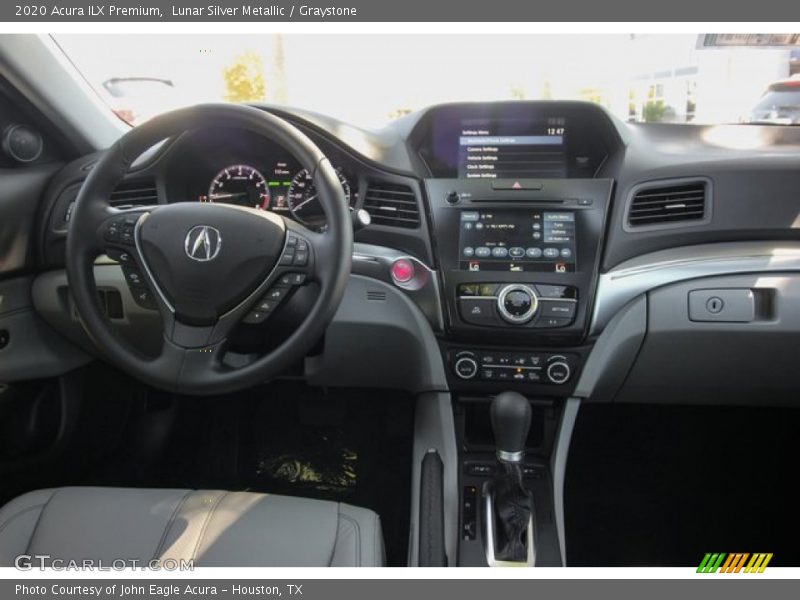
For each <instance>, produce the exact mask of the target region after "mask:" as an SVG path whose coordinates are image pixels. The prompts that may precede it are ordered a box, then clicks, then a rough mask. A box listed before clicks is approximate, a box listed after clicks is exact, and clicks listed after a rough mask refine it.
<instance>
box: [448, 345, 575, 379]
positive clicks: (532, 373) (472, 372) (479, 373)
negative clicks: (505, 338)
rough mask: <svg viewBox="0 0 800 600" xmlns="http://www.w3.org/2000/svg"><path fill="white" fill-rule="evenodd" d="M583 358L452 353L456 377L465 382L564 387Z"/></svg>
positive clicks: (467, 351) (556, 354) (553, 354)
mask: <svg viewBox="0 0 800 600" xmlns="http://www.w3.org/2000/svg"><path fill="white" fill-rule="evenodd" d="M578 361H579V357H578V356H577V355H576V354H572V353H563V352H505V351H500V352H497V351H489V350H472V349H459V350H453V351H451V353H450V366H451V369H452V371H453V374H454V375H455V376H456V377H457V378H459V379H461V380H463V381H498V382H509V383H513V382H516V383H544V384H553V385H562V384H565V383H567V382H569V381H570V380H571V379H572V377H573V375H574V374H575V373H576V371H577V366H578Z"/></svg>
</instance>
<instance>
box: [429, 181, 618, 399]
mask: <svg viewBox="0 0 800 600" xmlns="http://www.w3.org/2000/svg"><path fill="white" fill-rule="evenodd" d="M611 187H612V181H611V180H609V179H539V180H531V179H519V180H507V179H503V180H499V179H483V178H480V179H432V180H428V182H427V191H428V198H429V202H430V204H431V210H432V213H433V214H432V217H433V223H434V230H435V238H434V239H436V240H437V243H438V247H437V254H438V258H439V265H440V268H441V271H442V277H443V285H444V290H443V292H444V299H445V305H446V325H447V332H448V335H447V337H446V340H445V341H443V346H444V347H443V351H444V353H445V360H446V362H447V364H448V365H449V367H450V377H451V383H452V386H453V389H455V390H464V391H470V392H475V391H477V390H478V389H484V390H486V391H491V390H493V389H501V388H502V389H505V387H507V384H509V383H510V384H514V385H519V386H523V387H524V388H526V389H529V390H531V391H533V392H541V393H547V394H553V393H555V394H556V395H558V396H566V395H568V393H569V392H570V391H571V388H572V387H573V386H571V385H570V384H571V383H574V381H575V376H576V375H577V373H578V371H579V370H580V366H581V360H582V357H583V356H584V355H585V353H586V351H587V349H588V348H587V347H586V346H585V345H584V338H585V335H586V331H587V327H588V317H589V315H590V314H591V305H592V299H593V296H594V287H595V285H596V280H597V270H598V267H599V258H600V248H601V242H602V237H603V231H604V225H605V216H606V209H607V206H608V201H609V196H610V193H611ZM556 388H560V389H558V390H557V389H556Z"/></svg>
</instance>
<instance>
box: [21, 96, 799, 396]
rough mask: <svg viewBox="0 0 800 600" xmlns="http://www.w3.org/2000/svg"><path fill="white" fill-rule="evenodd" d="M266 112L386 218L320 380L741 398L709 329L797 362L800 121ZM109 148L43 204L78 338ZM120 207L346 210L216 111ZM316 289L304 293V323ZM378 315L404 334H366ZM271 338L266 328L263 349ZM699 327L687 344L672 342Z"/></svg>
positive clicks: (458, 109) (503, 107) (326, 343)
mask: <svg viewBox="0 0 800 600" xmlns="http://www.w3.org/2000/svg"><path fill="white" fill-rule="evenodd" d="M262 108H263V109H264V110H267V111H269V112H272V113H273V114H276V115H277V116H280V117H282V118H285V119H287V120H289V121H290V122H292V123H293V124H294V125H296V126H297V127H298V128H300V129H301V130H302V131H303V132H304V133H305V134H306V135H308V136H309V137H310V138H311V139H312V140H313V141H314V142H315V143H316V144H317V145H318V146H319V147H320V148H321V149H322V151H323V153H324V154H325V155H326V156H327V157H328V158H329V160H330V161H331V163H332V164H333V166H334V167H335V168H336V171H337V174H338V176H339V178H340V182H341V184H342V201H343V202H346V203H348V204H349V206H350V208H351V209H352V210H365V211H367V212H368V213H369V214H370V216H371V224H370V225H369V226H367V227H363V228H360V229H358V230H357V231H356V232H355V242H356V244H355V248H354V262H353V283H352V285H353V288H354V289H353V292H352V296H350V295H349V296H347V297H346V299H345V302H344V303H343V305H342V307H341V308H340V313H339V317H340V318H341V320H342V322H341V323H340V324H338V325H337V322H336V321H335V322H334V324H333V325H332V326H331V328H330V329H329V332H328V334H327V335H326V338H325V340H321V342H320V348H319V350H318V354H317V355H316V356H311V357H309V358H308V359H307V360H306V361H305V362H304V364H302V365H298V367H297V369H296V370H295V372H294V373H295V374H299V375H302V376H304V377H306V378H307V379H308V380H309V381H311V382H316V383H321V384H332V385H345V384H348V385H368V384H370V383H378V384H379V385H381V386H389V387H391V386H398V387H405V388H410V389H413V390H415V391H420V390H424V389H447V390H450V391H454V392H457V393H460V394H463V395H465V396H469V395H482V394H492V393H496V392H497V391H499V390H502V389H507V388H513V389H519V390H521V391H523V392H525V393H527V394H530V395H535V396H536V395H540V396H544V397H550V398H568V397H573V396H575V395H580V396H582V397H587V398H591V399H596V400H605V401H610V400H613V399H615V398H623V399H624V398H625V397H626V395H629V394H630V393H632V392H629V391H628V390H629V388H628V387H627V386H626V387H625V388H623V385H622V383H623V382H624V381H626V380H628V381H633V382H636V381H637V380H639V379H641V380H642V381H645V380H647V381H649V382H651V383H649V384H648V385H647V386H644V384H642V385H643V387H645V388H646V389H645V391H646V392H647V394H648V398H649V399H650V400H652V401H667V400H670V399H673V400H674V397H673V394H674V393H675V392H676V390H679V389H681V390H684V391H682V392H681V397H682V398H687V401H689V400H688V399H691V401H698V400H701V401H704V402H717V401H720V402H721V401H726V402H727V401H730V400H731V398H734V400H735V398H736V397H739V396H743V395H744V394H742V393H740V392H741V388H736V387H735V385H732V386H725V385H722V386H719V385H717V384H716V383H715V384H714V390H717V391H715V392H713V393H706V390H707V388H709V387H710V383H711V382H710V378H706V377H704V376H703V375H702V374H698V373H697V372H696V371H693V370H692V369H691V368H689V369H688V370H687V368H686V367H687V363H691V361H693V360H697V361H700V360H702V356H701V355H700V354H699V350H698V349H699V348H703V344H702V343H701V344H697V341H698V340H701V341H702V340H707V339H713V338H714V337H715V336H723V338H724V337H726V336H732V337H733V338H734V339H738V337H739V336H745V335H748V332H749V333H759V332H760V333H764V332H766V333H769V336H768V337H769V339H770V340H771V343H772V342H775V343H776V344H777V345H776V346H772V348H773V351H771V352H769V353H768V355H765V356H764V357H757V358H755V359H754V358H753V357H752V356H750V355H749V354H748V353H746V352H744V351H742V352H741V354H738V353H737V354H736V356H735V357H734V359H735V360H734V361H733V364H737V365H740V366H741V367H742V369H743V370H742V373H745V372H747V373H752V372H755V373H759V374H760V375H759V376H761V375H763V376H769V375H770V374H772V375H774V374H775V373H777V372H778V371H779V370H781V369H783V368H786V367H787V366H788V365H787V364H786V359H785V357H784V356H783V355H782V354H778V355H777V357H776V352H775V351H776V350H777V349H779V348H782V347H783V345H784V344H790V343H791V342H790V340H791V335H793V334H794V330H795V328H796V327H795V325H794V324H793V323H792V322H791V321H790V320H787V319H789V315H790V313H791V311H792V310H793V308H791V307H793V306H794V304H792V301H794V300H795V298H794V290H795V288H794V287H793V286H794V283H793V282H794V278H793V277H794V276H792V278H790V279H788V280H786V281H783V280H780V277H783V276H784V274H785V271H787V270H788V271H794V270H797V269H800V248H798V247H797V244H798V241H799V238H800V236H799V235H798V231H800V230H798V228H797V227H796V220H797V218H798V217H797V215H798V209H797V202H796V195H795V193H794V190H796V189H798V187H799V186H798V184H800V134H798V132H797V131H796V130H794V129H792V128H788V127H761V126H714V127H711V126H709V127H706V126H699V125H649V124H628V123H623V122H621V121H619V120H617V119H616V118H615V117H613V116H611V115H610V113H608V112H607V111H606V110H605V109H603V108H601V107H598V106H596V105H593V104H589V103H582V102H500V103H460V104H446V105H439V106H433V107H430V108H427V109H424V110H422V111H420V112H418V113H413V114H411V115H408V116H406V117H403V118H401V119H399V120H397V121H395V122H393V123H392V124H390V125H389V126H387V127H385V128H384V129H381V130H374V131H368V130H363V129H358V128H355V127H353V126H350V125H347V124H345V123H341V122H339V121H337V120H335V119H332V118H329V117H325V116H323V115H317V114H312V113H306V112H303V111H300V110H289V109H286V108H280V107H271V106H264V107H262ZM95 160H96V156H88V157H85V158H83V159H81V160H78V161H75V162H73V163H71V164H69V165H67V166H66V167H65V168H63V169H62V170H61V171H60V172H59V173H58V174H57V175H56V176H55V177H54V179H53V181H52V182H51V184H50V187H49V189H48V191H47V193H46V199H45V203H44V209H43V211H42V213H41V214H42V217H41V218H40V221H39V222H40V231H39V237H38V240H37V260H38V261H39V264H40V265H41V266H42V267H43V268H45V269H46V270H48V271H49V274H48V275H47V276H46V277H45V278H44V279H45V280H47V278H48V277H49V280H47V281H44V280H42V281H41V282H40V284H39V286H40V288H41V290H42V291H41V299H40V300H39V304H40V309H41V312H42V314H44V315H45V316H46V318H48V319H49V320H50V321H51V323H53V324H54V326H56V327H57V328H59V329H60V330H62V331H65V330H68V331H70V332H71V333H70V335H71V336H72V337H73V338H75V337H80V335H81V334H80V329H79V326H78V325H77V322H76V321H75V315H74V310H71V309H70V308H69V304H68V298H67V295H66V291H65V289H66V280H65V278H64V276H63V271H59V269H61V268H62V266H63V256H64V246H65V239H66V231H67V229H68V227H69V219H70V214H71V207H72V206H73V203H74V201H75V197H76V195H77V193H78V190H79V189H80V184H81V182H82V180H83V179H84V178H85V176H86V173H87V171H88V170H90V169H91V167H92V165H93V163H94V161H95ZM111 202H112V204H114V205H115V206H117V207H129V206H131V207H136V206H147V205H148V204H164V203H173V202H227V203H234V204H240V205H244V206H249V207H255V208H259V209H262V210H268V211H273V212H275V213H276V214H280V215H281V216H284V217H286V218H289V219H294V220H296V221H298V222H300V223H302V224H304V225H306V226H307V227H310V228H312V229H316V230H322V229H324V228H325V227H326V224H325V219H324V214H322V212H321V210H320V209H319V205H318V204H316V203H315V198H314V190H313V185H311V182H310V181H309V180H308V178H307V174H306V173H305V171H304V170H303V168H302V167H301V165H300V164H299V163H298V162H297V161H296V160H295V159H294V157H292V156H291V154H290V153H289V152H287V151H286V150H285V149H284V148H282V147H281V146H280V145H279V144H277V143H275V142H273V141H270V140H266V139H263V138H259V137H257V136H255V135H253V134H250V133H246V132H242V131H237V130H230V129H225V128H219V127H213V126H212V127H209V128H208V129H204V130H202V131H192V132H188V133H186V134H183V135H181V136H179V137H177V138H175V139H171V140H167V141H165V142H164V143H163V144H161V145H160V146H159V147H158V148H155V149H153V150H152V151H151V152H150V153H148V154H147V155H146V156H143V157H141V158H140V159H139V161H138V162H137V163H136V164H135V165H134V167H133V168H132V170H131V172H130V173H129V174H128V176H127V177H126V179H125V180H124V181H123V182H122V184H120V186H118V188H117V190H116V191H115V192H114V194H113V196H112V198H111ZM113 258H115V257H111V259H113ZM111 259H105V260H108V262H107V263H102V264H99V265H98V267H97V268H98V269H99V270H100V272H102V273H104V275H103V276H104V277H106V278H110V279H107V280H105V283H106V285H105V286H103V285H102V281H98V284H99V285H100V288H101V289H103V288H104V287H105V288H108V289H111V290H113V289H116V286H119V285H120V284H121V282H120V281H119V276H118V275H113V274H112V271H111V270H110V269H113V268H114V267H113V265H114V261H113V260H111ZM741 265H746V266H741ZM398 266H399V267H398ZM398 268H399V270H398ZM114 273H116V271H114ZM754 273H755V275H754ZM766 276H769V277H778V280H775V281H777V282H778V283H775V282H773V283H771V284H769V285H767V284H765V281H768V280H767V279H765V277H766ZM40 279H42V278H40ZM101 280H102V277H101ZM769 281H772V280H769ZM356 288H357V289H356ZM59 290H60V291H59ZM731 290H733V291H731ZM134 292H135V289H134V288H129V286H128V287H127V291H126V288H125V287H124V288H123V290H122V297H121V302H122V304H123V305H124V306H123V307H122V309H121V310H120V311H117V312H115V313H114V314H113V315H109V317H110V319H111V320H112V322H115V324H117V325H118V326H119V327H120V328H121V329H122V330H127V334H128V335H131V336H132V337H134V338H136V337H138V334H137V332H140V331H143V330H144V329H146V328H145V327H142V324H143V323H146V322H148V321H150V320H152V319H156V318H157V314H156V313H154V311H153V310H152V307H149V306H146V305H141V304H137V302H136V298H135V297H134V295H133V294H134ZM784 296H785V298H784ZM59 298H60V299H61V300H58V299H59ZM662 298H665V299H664V300H662ZM298 302H299V301H298ZM718 302H719V303H721V304H722V306H723V307H724V308H722V309H720V311H719V312H717V313H714V312H713V310H712V308H709V307H715V306H717V303H718ZM65 303H66V304H65ZM348 303H350V304H348ZM304 306H305V305H303V304H302V303H300V304H298V303H297V302H295V303H294V304H293V305H292V306H289V305H287V306H286V307H285V309H286V315H285V316H286V318H285V319H284V320H285V321H286V323H288V325H287V328H288V330H291V323H292V322H293V321H292V313H293V312H294V313H296V315H299V314H302V311H303V310H304ZM657 309H663V311H664V312H663V313H662V312H659V310H657ZM728 310H733V311H734V312H732V313H731V314H729V313H728ZM737 311H738V312H737ZM784 311H789V312H784ZM376 323H377V324H380V326H379V327H378V329H379V330H381V331H383V333H385V334H386V335H385V336H382V335H381V332H380V331H379V332H378V336H377V338H378V339H377V341H375V342H374V344H372V343H369V344H363V347H361V348H355V346H354V344H353V341H354V339H356V337H358V336H360V335H361V334H368V335H373V334H374V333H375V332H374V331H373V330H371V329H369V326H370V325H376ZM340 325H341V329H339V327H340ZM361 328H364V329H361ZM383 328H385V329H386V330H385V331H384V329H383ZM659 328H662V329H663V330H662V329H659ZM683 334H686V335H689V334H691V335H689V337H687V338H683V337H681V335H683ZM354 336H355V337H354ZM269 337H270V336H268V335H266V333H265V332H262V331H260V330H259V328H258V327H254V326H248V327H244V328H243V332H242V339H243V341H242V353H243V354H246V353H247V352H249V351H253V350H254V349H256V348H261V347H263V344H265V343H266V342H265V339H267V338H269ZM359 339H362V340H363V337H362V338H359ZM742 339H744V338H742ZM759 339H767V337H761V338H759ZM687 340H689V341H687ZM138 342H139V343H140V344H141V345H142V347H143V348H146V347H147V346H148V344H150V345H154V344H157V343H159V340H157V339H154V340H149V341H147V340H141V339H140V340H138ZM693 343H694V344H695V345H693ZM682 344H686V347H685V352H684V354H683V355H682V360H681V361H678V360H676V359H675V358H674V357H672V356H671V354H670V352H671V350H672V349H674V348H679V347H682V346H681V345H682ZM708 344H709V345H710V346H712V347H713V345H714V344H713V342H708ZM84 347H90V346H89V345H87V344H86V343H84ZM326 349H327V350H326ZM598 349H600V350H598ZM703 351H708V348H704V350H703ZM409 353H412V354H413V355H415V356H417V358H416V359H415V360H414V361H411V362H410V363H409V361H408V356H409ZM637 357H638V360H637ZM643 359H646V360H643ZM364 362H367V363H369V364H371V365H372V368H371V369H364V368H363V367H362V365H363V364H364ZM642 369H644V371H641V370H642ZM367 371H369V372H367ZM659 373H664V374H666V376H667V377H668V379H664V378H663V377H660V376H659V375H658V374H659ZM653 378H655V380H656V381H659V384H658V385H657V386H654V385H653V384H652V381H654V379H653ZM733 379H734V381H736V380H737V377H736V376H733ZM739 383H741V382H739ZM630 389H635V388H630ZM686 389H689V390H690V391H689V392H686V391H685V390H686ZM640 392H641V389H640V390H638V391H637V392H636V394H637V397H641V393H640ZM787 397H788V396H787Z"/></svg>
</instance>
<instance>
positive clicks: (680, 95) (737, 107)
mask: <svg viewBox="0 0 800 600" xmlns="http://www.w3.org/2000/svg"><path fill="white" fill-rule="evenodd" d="M54 37H55V39H56V41H57V42H58V44H59V45H60V46H61V48H62V49H63V50H64V52H65V53H66V54H67V55H68V56H69V57H70V59H71V60H72V61H73V62H74V64H75V65H76V66H77V68H78V69H80V71H81V73H82V75H83V76H84V77H85V78H86V79H87V80H88V81H89V82H90V84H91V85H92V86H93V88H94V89H95V90H96V91H97V93H98V94H99V95H100V96H101V97H102V99H103V100H104V101H105V102H106V103H107V104H108V105H109V107H110V108H111V109H112V110H114V112H116V113H117V114H118V115H119V116H120V117H121V118H123V119H125V120H126V121H128V122H132V123H137V122H141V121H142V120H145V119H147V118H149V117H150V116H152V115H154V114H158V113H159V112H163V111H165V110H169V109H171V108H176V107H178V106H184V105H189V104H195V103H198V102H209V101H211V102H218V101H231V102H269V103H277V104H287V105H290V106H294V107H297V108H302V109H306V110H312V111H316V112H320V113H323V114H326V115H330V116H333V117H336V118H339V119H341V120H344V121H346V122H348V123H352V124H355V125H358V126H363V127H379V126H381V125H384V124H386V123H387V122H388V121H390V120H392V119H395V118H397V117H400V116H402V115H405V114H408V113H409V112H412V111H414V110H417V109H420V108H423V107H425V106H428V105H431V104H435V103H440V102H453V101H493V100H524V99H527V100H550V99H555V100H567V99H568V100H588V101H591V102H596V103H598V104H601V105H603V106H605V107H607V108H608V109H609V110H611V111H612V112H613V113H615V114H616V115H617V116H618V117H620V118H621V119H623V120H626V121H647V122H667V123H686V122H696V123H736V122H748V121H752V120H754V119H755V120H757V119H758V118H759V117H757V116H756V117H754V114H755V113H754V111H755V109H756V107H757V105H758V104H759V102H760V101H761V99H762V96H764V94H765V92H766V91H767V89H768V88H769V87H770V85H772V84H773V83H775V82H776V81H780V80H785V79H788V78H790V77H792V76H793V75H795V74H797V73H800V53H798V50H791V49H773V48H770V49H764V48H760V49H729V48H725V49H705V50H702V49H697V36H695V35H577V34H576V35H565V34H560V35H551V36H548V35H521V34H520V35H446V36H439V35H392V36H371V35H355V36H345V35H287V34H283V35H280V34H274V35H249V36H248V35H236V36H228V35H215V36H208V35H202V36H201V35H113V36H101V35H57V36H54ZM781 118H783V119H784V120H785V119H786V118H788V119H789V120H791V118H792V117H791V116H790V117H784V116H782V117H781ZM798 119H800V116H799V117H798Z"/></svg>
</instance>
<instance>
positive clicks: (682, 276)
mask: <svg viewBox="0 0 800 600" xmlns="http://www.w3.org/2000/svg"><path fill="white" fill-rule="evenodd" d="M786 271H793V272H796V271H800V243H797V242H735V243H730V244H705V245H701V246H685V247H682V248H672V249H669V250H662V251H659V252H653V253H651V254H645V255H643V256H640V257H637V258H635V259H631V260H629V261H626V262H624V263H622V264H620V265H618V266H617V267H616V268H614V269H613V270H611V271H609V272H608V273H601V274H600V278H599V281H598V284H597V296H596V299H595V304H594V311H593V313H592V322H591V323H592V324H591V327H590V330H589V333H590V335H598V334H599V333H600V332H602V331H603V329H604V328H605V326H606V325H607V324H608V323H609V321H610V320H611V319H612V318H613V316H614V315H615V314H616V313H617V311H619V310H620V309H621V308H622V307H623V306H625V305H626V304H627V303H628V302H630V301H631V300H633V299H634V298H636V297H637V296H639V295H641V294H643V293H645V292H648V291H650V290H654V289H656V288H659V287H662V286H665V285H670V284H672V283H678V282H680V281H687V280H690V279H698V278H701V277H714V276H717V275H731V274H736V273H759V272H765V273H775V272H786Z"/></svg>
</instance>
